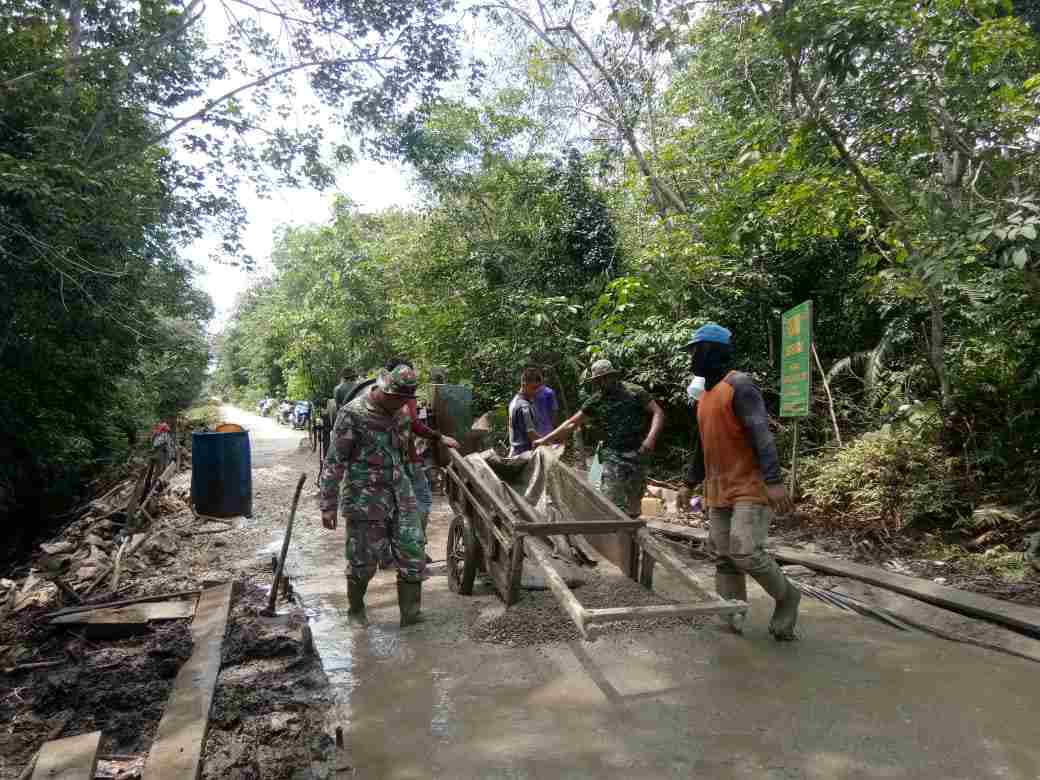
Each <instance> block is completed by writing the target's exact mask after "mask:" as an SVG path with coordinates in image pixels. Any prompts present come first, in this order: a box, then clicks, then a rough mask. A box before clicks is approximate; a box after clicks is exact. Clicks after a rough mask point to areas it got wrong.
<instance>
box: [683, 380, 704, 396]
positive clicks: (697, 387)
mask: <svg viewBox="0 0 1040 780" xmlns="http://www.w3.org/2000/svg"><path fill="white" fill-rule="evenodd" d="M686 395H688V396H689V397H690V401H691V402H693V401H696V400H697V399H699V398H700V397H701V396H702V395H704V377H702V376H695V377H694V378H693V381H692V382H690V384H688V385H687V386H686Z"/></svg>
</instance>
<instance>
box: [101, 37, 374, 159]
mask: <svg viewBox="0 0 1040 780" xmlns="http://www.w3.org/2000/svg"><path fill="white" fill-rule="evenodd" d="M392 59H393V58H392V57H386V56H381V57H370V58H364V59H342V58H334V59H326V60H314V61H310V62H298V63H294V64H293V65H287V66H285V67H284V68H279V69H278V70H273V71H271V72H270V73H267V74H264V75H263V76H260V77H258V78H255V79H253V80H252V81H249V82H246V83H245V84H240V85H239V86H237V87H235V88H234V89H230V90H228V91H227V92H225V93H224V94H223V95H220V96H219V97H215V98H213V99H212V100H210V101H208V102H207V103H206V105H204V106H203V107H202V108H200V109H199V110H198V111H195V112H194V113H192V114H189V115H187V116H185V117H182V118H181V119H179V120H178V121H177V122H176V123H174V125H173V126H172V127H169V128H167V129H165V130H163V131H162V132H160V133H156V134H155V135H153V136H151V137H150V138H148V139H147V140H146V141H144V143H143V144H141V147H140V148H147V147H149V146H152V145H154V144H157V143H161V142H162V141H165V140H166V139H167V138H169V137H170V136H171V135H173V134H174V133H176V132H177V131H178V130H180V129H181V128H183V127H185V126H186V125H189V124H191V123H192V122H195V121H198V120H200V119H202V118H204V117H205V116H206V114H208V113H209V112H210V111H212V110H213V109H214V108H216V107H217V106H219V105H221V104H222V103H226V102H227V101H229V100H231V98H233V97H235V96H236V95H239V94H241V93H243V92H247V91H248V90H250V89H254V88H256V87H261V86H263V85H264V84H266V83H267V82H269V81H271V80H272V79H276V78H278V77H280V76H284V75H286V74H287V73H292V72H294V71H297V70H304V69H305V68H318V67H321V66H323V65H351V64H354V65H362V64H372V63H373V62H376V61H379V60H392ZM121 156H123V152H119V153H116V154H111V155H109V156H108V157H104V158H102V159H101V160H100V161H98V163H97V167H102V166H104V165H105V164H107V163H109V162H111V161H112V160H114V159H116V158H118V157H121Z"/></svg>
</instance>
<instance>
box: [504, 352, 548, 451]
mask: <svg viewBox="0 0 1040 780" xmlns="http://www.w3.org/2000/svg"><path fill="white" fill-rule="evenodd" d="M541 381H542V375H541V372H539V371H538V369H535V368H525V369H524V372H523V374H522V375H521V376H520V392H519V393H517V394H516V395H514V396H513V400H512V401H510V402H509V457H511V458H512V457H515V456H516V455H519V454H521V453H523V452H528V451H529V450H531V449H533V447H532V446H531V442H533V441H534V440H535V439H537V438H538V428H537V426H536V425H535V413H534V404H533V400H534V394H535V393H536V392H537V391H538V385H540V384H541Z"/></svg>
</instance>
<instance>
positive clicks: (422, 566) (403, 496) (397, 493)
mask: <svg viewBox="0 0 1040 780" xmlns="http://www.w3.org/2000/svg"><path fill="white" fill-rule="evenodd" d="M360 493H361V495H359V496H358V497H357V498H353V497H351V498H347V499H346V500H344V502H343V506H342V509H343V512H342V514H343V516H344V517H345V518H346V520H347V546H346V558H347V575H348V576H352V577H357V578H358V579H359V580H361V581H362V582H368V581H369V580H370V579H372V577H374V576H375V574H376V570H377V569H379V568H380V567H382V568H384V569H390V568H394V569H396V570H397V576H398V578H399V579H401V580H404V581H406V582H422V581H423V580H424V579H426V549H425V548H426V535H425V534H424V533H423V527H422V522H421V520H420V518H419V512H418V507H417V506H416V502H415V493H414V492H413V491H412V483H411V481H410V480H409V479H408V478H407V477H404V478H402V479H401V480H400V481H399V482H398V483H397V484H396V485H394V486H389V485H388V486H382V487H376V486H373V485H366V486H365V487H364V488H362V490H361V491H360Z"/></svg>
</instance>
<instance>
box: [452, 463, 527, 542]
mask: <svg viewBox="0 0 1040 780" xmlns="http://www.w3.org/2000/svg"><path fill="white" fill-rule="evenodd" d="M448 452H449V453H451V459H452V464H453V465H454V466H456V467H457V468H458V470H459V472H460V475H461V476H462V477H463V478H464V480H465V481H466V482H469V483H470V485H472V486H473V490H475V491H476V492H477V493H479V494H480V496H481V498H483V499H484V501H486V502H487V503H489V504H490V505H491V506H492V507H494V511H495V512H496V513H497V514H498V515H499V516H500V517H501V518H502V521H503V522H505V523H506V524H508V525H512V523H513V514H512V512H510V511H509V507H508V506H506V503H505V502H504V501H503V500H502V499H501V498H500V497H499V496H496V495H495V494H494V493H493V492H491V491H490V490H488V489H487V488H486V487H485V486H484V483H482V482H481V481H480V480H479V479H478V478H477V476H476V475H475V474H474V473H473V469H472V467H471V466H470V465H469V464H468V463H467V462H466V459H465V458H464V457H462V455H461V454H460V453H459V452H457V451H456V450H453V449H449V450H448Z"/></svg>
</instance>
